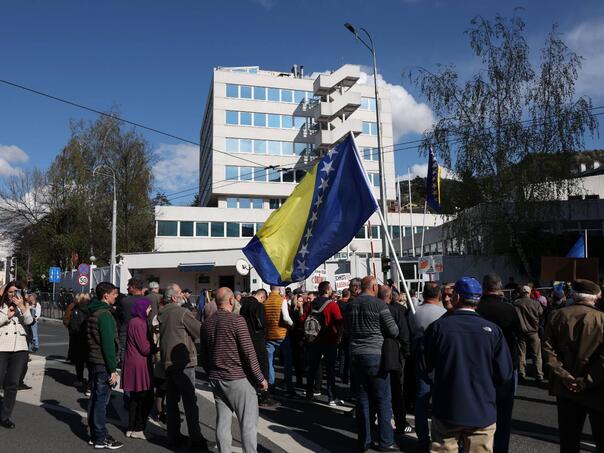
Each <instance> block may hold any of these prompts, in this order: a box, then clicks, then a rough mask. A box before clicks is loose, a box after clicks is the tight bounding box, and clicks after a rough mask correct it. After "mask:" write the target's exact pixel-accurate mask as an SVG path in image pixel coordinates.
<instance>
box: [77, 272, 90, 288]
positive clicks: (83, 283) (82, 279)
mask: <svg viewBox="0 0 604 453" xmlns="http://www.w3.org/2000/svg"><path fill="white" fill-rule="evenodd" d="M78 283H79V284H80V286H86V285H87V284H88V277H87V276H85V275H80V276H79V277H78Z"/></svg>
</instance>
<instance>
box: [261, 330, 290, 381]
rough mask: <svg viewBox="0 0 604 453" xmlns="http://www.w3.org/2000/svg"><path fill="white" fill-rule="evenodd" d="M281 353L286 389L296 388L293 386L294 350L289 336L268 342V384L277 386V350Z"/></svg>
mask: <svg viewBox="0 0 604 453" xmlns="http://www.w3.org/2000/svg"><path fill="white" fill-rule="evenodd" d="M276 349H279V350H280V351H281V357H282V359H283V368H284V371H283V373H284V374H285V387H286V388H287V390H292V389H293V388H294V386H293V384H292V349H291V345H290V339H289V334H288V335H286V336H285V338H284V339H283V340H266V352H267V353H268V383H269V385H275V365H274V364H273V360H274V358H275V350H276Z"/></svg>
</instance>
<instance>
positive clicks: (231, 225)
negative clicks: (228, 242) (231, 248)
mask: <svg viewBox="0 0 604 453" xmlns="http://www.w3.org/2000/svg"><path fill="white" fill-rule="evenodd" d="M226 232H227V237H228V238H238V237H239V224H238V223H236V222H227V231H226Z"/></svg>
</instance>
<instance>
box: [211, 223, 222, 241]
mask: <svg viewBox="0 0 604 453" xmlns="http://www.w3.org/2000/svg"><path fill="white" fill-rule="evenodd" d="M211 232H212V237H213V238H223V237H224V222H212V226H211Z"/></svg>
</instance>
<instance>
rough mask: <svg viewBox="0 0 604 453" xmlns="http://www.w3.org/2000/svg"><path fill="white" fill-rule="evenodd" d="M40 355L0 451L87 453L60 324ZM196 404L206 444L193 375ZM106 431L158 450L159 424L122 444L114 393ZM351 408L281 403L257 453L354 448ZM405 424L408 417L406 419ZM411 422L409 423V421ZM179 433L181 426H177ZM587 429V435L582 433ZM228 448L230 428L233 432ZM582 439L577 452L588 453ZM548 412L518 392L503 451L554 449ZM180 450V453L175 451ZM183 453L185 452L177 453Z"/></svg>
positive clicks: (130, 444) (122, 420) (48, 329)
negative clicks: (510, 432) (507, 443)
mask: <svg viewBox="0 0 604 453" xmlns="http://www.w3.org/2000/svg"><path fill="white" fill-rule="evenodd" d="M39 331H40V343H41V349H40V351H38V354H36V355H32V361H31V362H30V364H29V372H28V375H27V378H26V382H27V383H29V385H32V387H33V389H32V390H29V391H22V392H19V395H18V403H17V406H16V407H15V412H14V417H13V418H14V421H15V423H16V424H17V428H16V429H15V430H11V431H0V444H1V445H2V448H1V451H10V452H26V451H27V452H31V451H40V452H57V453H59V452H60V453H65V452H66V451H82V450H84V449H88V448H89V447H88V445H87V442H88V436H87V428H86V407H87V404H88V399H87V398H85V397H84V395H83V394H82V393H79V392H78V391H77V390H76V389H75V388H74V386H73V381H74V380H75V376H74V372H73V367H72V366H71V365H68V364H66V363H65V362H64V359H65V355H66V352H67V335H66V331H65V329H64V328H63V326H62V324H58V323H53V322H45V323H41V325H40V329H39ZM198 376H199V379H198V386H197V387H198V388H197V393H198V405H199V408H200V421H201V424H202V432H203V434H204V436H206V437H207V438H208V439H210V440H214V432H213V428H214V426H215V411H214V405H213V398H212V394H211V392H210V391H209V389H208V387H207V386H206V385H205V383H204V381H203V374H202V373H201V370H200V371H199V373H198ZM108 411H109V412H108V413H109V419H110V421H109V425H110V426H109V431H110V433H111V434H112V435H113V436H114V437H115V438H116V439H118V440H120V441H122V442H124V443H125V447H124V448H123V449H122V450H121V451H124V452H128V451H130V452H135V451H138V450H140V449H142V448H144V451H148V452H166V451H172V450H169V449H168V448H167V447H166V445H165V426H163V425H150V428H149V435H148V437H149V440H148V442H145V441H140V440H134V439H126V438H125V437H124V434H123V432H124V431H125V428H126V424H127V413H126V411H125V410H124V409H123V405H122V395H121V394H120V393H119V392H117V391H116V392H114V394H113V396H112V399H111V403H110V406H109V409H108ZM350 411H351V408H349V407H345V408H341V409H340V408H338V409H333V408H330V407H328V406H327V405H325V404H317V403H309V402H306V401H305V400H303V399H299V400H283V404H282V405H280V406H277V407H275V408H274V409H262V410H261V417H260V421H259V424H258V433H259V436H258V442H259V451H260V452H275V453H278V452H290V453H291V452H296V453H298V452H300V453H304V452H340V451H355V450H356V443H355V439H356V428H355V421H354V418H353V417H352V414H351V412H350ZM410 420H411V419H410ZM411 422H412V423H413V421H412V420H411ZM183 429H185V424H184V423H183ZM587 431H588V430H587ZM233 437H234V449H233V451H235V452H238V451H241V448H240V444H239V443H238V442H237V440H238V439H240V437H239V431H238V428H237V427H236V426H235V425H234V429H233ZM589 442H591V439H590V437H589V436H588V437H587V443H586V445H585V447H586V450H585V451H595V448H591V445H589ZM404 447H405V451H410V452H413V451H414V450H415V439H414V438H413V436H410V437H408V438H406V439H405V442H404ZM557 450H558V445H557V428H556V408H555V405H554V402H553V399H552V398H551V397H549V396H548V395H547V392H546V391H545V390H542V389H539V388H535V387H531V386H521V387H520V388H519V391H518V395H517V397H516V403H515V407H514V433H513V435H512V439H511V448H510V451H513V452H548V453H549V452H552V451H557ZM176 451H180V450H176ZM183 451H185V450H183Z"/></svg>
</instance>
